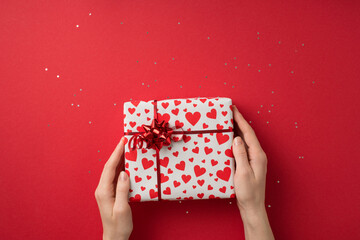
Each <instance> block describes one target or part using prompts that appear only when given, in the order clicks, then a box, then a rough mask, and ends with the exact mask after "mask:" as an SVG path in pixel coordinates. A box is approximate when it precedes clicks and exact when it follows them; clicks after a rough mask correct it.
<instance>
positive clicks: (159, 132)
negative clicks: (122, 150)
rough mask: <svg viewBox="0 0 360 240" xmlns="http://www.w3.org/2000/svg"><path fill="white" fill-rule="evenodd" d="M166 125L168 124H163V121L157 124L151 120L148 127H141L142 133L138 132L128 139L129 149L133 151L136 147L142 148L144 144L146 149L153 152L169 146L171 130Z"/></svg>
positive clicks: (154, 120)
mask: <svg viewBox="0 0 360 240" xmlns="http://www.w3.org/2000/svg"><path fill="white" fill-rule="evenodd" d="M168 125H169V123H168V122H165V120H163V121H162V122H160V123H159V122H158V120H157V119H153V121H152V122H151V124H150V125H144V124H143V125H142V126H141V127H142V128H143V129H144V132H139V133H137V134H135V135H133V136H132V137H131V138H130V140H129V147H130V149H131V150H134V149H135V148H136V146H138V148H142V146H143V144H144V142H145V143H146V148H152V149H155V150H156V149H157V150H160V149H161V148H162V146H169V145H170V143H171V134H172V133H173V130H172V129H171V128H170V127H168ZM131 144H132V145H131Z"/></svg>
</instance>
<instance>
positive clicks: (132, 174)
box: [124, 98, 235, 202]
mask: <svg viewBox="0 0 360 240" xmlns="http://www.w3.org/2000/svg"><path fill="white" fill-rule="evenodd" d="M231 104H232V103H231V99H228V98H191V99H173V100H171V99H167V100H162V101H158V103H157V113H158V115H157V116H158V119H159V120H166V121H168V122H169V126H170V127H171V128H173V129H174V130H175V131H179V130H184V131H197V130H214V129H232V128H233V121H232V111H231V108H230V106H231ZM153 109H154V106H153V101H148V102H146V101H132V102H126V103H124V132H138V129H141V128H140V127H141V125H143V124H145V125H149V124H150V123H151V121H152V119H153V118H154V110H153ZM130 138H131V135H129V136H127V140H128V139H130ZM175 138H176V140H177V142H172V143H171V145H170V146H168V147H163V148H162V149H161V150H160V152H159V163H156V152H155V150H153V149H146V148H143V149H141V150H140V149H138V150H135V151H130V149H129V147H128V145H126V146H125V164H126V172H127V173H128V175H129V178H130V184H131V191H130V193H129V201H130V202H142V201H158V198H159V193H158V188H157V183H158V182H157V179H158V176H157V174H158V173H157V171H156V168H157V164H159V170H160V174H159V176H160V184H161V197H162V199H164V200H183V199H185V200H190V199H209V198H233V197H235V194H234V187H233V173H234V159H233V155H232V150H231V145H232V138H233V132H222V133H211V134H210V133H202V134H198V133H196V134H187V135H183V136H182V138H181V135H174V139H175ZM138 151H139V152H138ZM135 169H136V170H135Z"/></svg>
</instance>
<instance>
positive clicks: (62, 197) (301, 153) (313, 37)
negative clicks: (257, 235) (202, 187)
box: [0, 0, 360, 239]
mask: <svg viewBox="0 0 360 240" xmlns="http://www.w3.org/2000/svg"><path fill="white" fill-rule="evenodd" d="M359 7H360V4H359V1H340V0H338V1H297V2H292V3H289V1H246V2H245V1H235V0H233V1H220V0H218V1H135V0H126V1H110V0H107V1H94V0H91V1H89V0H88V1H85V0H83V1H45V0H43V1H40V0H37V1H10V0H8V1H1V3H0V102H1V109H0V110H1V115H0V126H1V138H0V143H1V147H0V154H1V155H0V156H1V167H0V177H1V180H0V204H1V214H0V239H100V238H101V236H102V227H101V221H100V216H99V212H98V209H97V205H96V202H95V198H94V190H95V188H96V186H97V184H98V180H99V177H100V174H101V171H102V168H103V165H104V163H105V161H106V160H107V159H108V157H109V156H110V154H111V152H112V151H113V149H114V148H115V146H116V144H117V142H118V141H119V139H120V137H121V136H122V133H123V126H122V124H123V123H122V104H123V102H124V101H128V100H130V99H131V98H132V99H143V100H150V99H164V98H167V97H169V98H185V97H196V96H211V97H213V96H224V97H230V98H232V99H233V101H234V103H235V104H236V105H237V106H238V108H239V109H240V111H241V112H242V113H243V115H244V116H245V118H246V119H247V120H248V121H251V125H252V126H253V128H254V129H255V132H256V133H257V136H258V138H259V140H260V142H261V144H262V146H263V148H264V150H265V151H266V153H267V156H268V159H269V165H268V177H267V189H266V191H267V192H266V206H267V210H268V214H269V218H270V222H271V225H272V228H273V231H274V234H275V237H276V238H277V239H359V238H360V235H359V230H358V217H359V212H360V209H359V200H360V199H359V184H358V178H356V177H357V176H358V175H359V174H358V171H359V170H360V168H359V159H358V158H359V154H360V152H359V147H358V146H357V145H358V144H359V140H358V138H357V137H358V136H359V123H358V121H359V119H360V118H359V64H360V61H359V50H360V47H359V37H360V34H359V33H360V29H359V26H360V21H359V10H360V8H359ZM89 13H91V15H90V14H89ZM76 25H79V26H78V27H76ZM155 62H156V64H155ZM45 68H47V69H48V70H47V71H45ZM57 75H59V78H57ZM78 105H79V106H78ZM258 111H259V112H258ZM278 181H279V182H278ZM131 207H132V211H133V219H134V231H133V233H132V239H243V238H244V237H243V227H242V222H241V218H240V215H239V212H238V210H237V207H236V203H235V202H234V200H228V199H227V200H198V201H188V202H186V201H182V202H181V203H179V202H161V203H159V202H151V203H134V204H131ZM186 211H188V213H186Z"/></svg>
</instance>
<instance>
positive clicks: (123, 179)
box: [120, 171, 127, 181]
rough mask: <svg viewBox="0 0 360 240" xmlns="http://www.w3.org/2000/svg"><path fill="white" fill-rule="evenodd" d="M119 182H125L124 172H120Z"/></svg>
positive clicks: (125, 175)
mask: <svg viewBox="0 0 360 240" xmlns="http://www.w3.org/2000/svg"><path fill="white" fill-rule="evenodd" d="M120 180H121V181H126V180H127V174H126V172H124V171H121V173H120Z"/></svg>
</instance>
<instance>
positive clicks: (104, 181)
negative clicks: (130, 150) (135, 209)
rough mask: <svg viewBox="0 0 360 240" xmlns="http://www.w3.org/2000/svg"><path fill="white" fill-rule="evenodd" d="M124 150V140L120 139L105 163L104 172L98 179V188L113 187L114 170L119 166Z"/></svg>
mask: <svg viewBox="0 0 360 240" xmlns="http://www.w3.org/2000/svg"><path fill="white" fill-rule="evenodd" d="M124 148H125V147H124V138H123V137H122V138H121V140H120V142H119V144H118V145H117V146H116V148H115V150H114V152H113V153H112V154H111V156H110V158H109V160H108V161H107V162H106V163H105V166H104V170H103V172H102V174H101V177H100V182H99V186H102V187H105V188H110V186H112V185H113V183H114V179H115V175H116V168H117V167H118V165H119V164H120V160H121V159H123V158H122V155H123V153H124Z"/></svg>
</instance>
